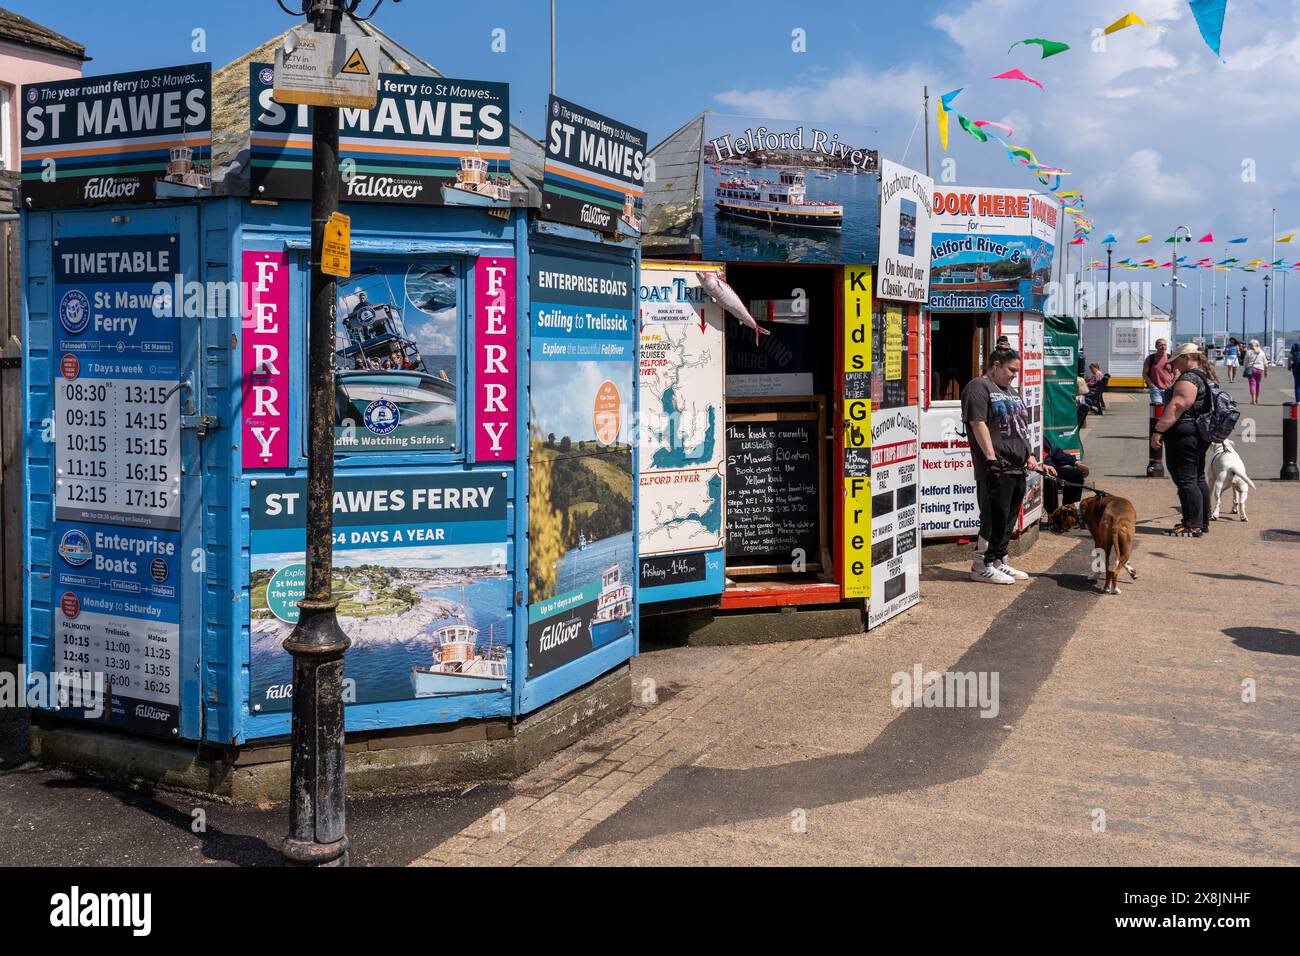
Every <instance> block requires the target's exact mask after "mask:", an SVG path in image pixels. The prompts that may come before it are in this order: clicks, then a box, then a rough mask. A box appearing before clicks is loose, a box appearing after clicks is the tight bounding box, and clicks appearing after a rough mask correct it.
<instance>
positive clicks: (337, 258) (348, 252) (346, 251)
mask: <svg viewBox="0 0 1300 956" xmlns="http://www.w3.org/2000/svg"><path fill="white" fill-rule="evenodd" d="M320 260H321V261H320V271H321V272H323V273H325V274H326V275H331V276H338V277H339V278H347V277H348V276H350V275H351V274H352V217H351V216H345V215H343V213H341V212H336V213H334V215H332V216H330V221H329V222H327V223H325V241H324V242H323V243H322V244H321V257H320Z"/></svg>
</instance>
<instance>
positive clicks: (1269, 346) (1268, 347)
mask: <svg viewBox="0 0 1300 956" xmlns="http://www.w3.org/2000/svg"><path fill="white" fill-rule="evenodd" d="M1272 284H1273V277H1272V276H1267V275H1266V276H1264V338H1265V339H1267V341H1266V342H1265V343H1264V361H1265V362H1269V357H1268V356H1269V353H1270V352H1271V351H1272V350H1273V337H1272V336H1271V335H1270V334H1269V328H1268V319H1269V312H1268V306H1269V286H1271V285H1272Z"/></svg>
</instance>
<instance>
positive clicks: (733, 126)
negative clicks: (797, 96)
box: [700, 113, 880, 263]
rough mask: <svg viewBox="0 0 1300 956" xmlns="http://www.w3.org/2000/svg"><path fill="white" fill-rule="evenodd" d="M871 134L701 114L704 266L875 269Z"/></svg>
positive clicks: (876, 180) (876, 179)
mask: <svg viewBox="0 0 1300 956" xmlns="http://www.w3.org/2000/svg"><path fill="white" fill-rule="evenodd" d="M871 140H872V137H871V134H870V132H869V131H868V130H866V129H863V128H861V127H853V126H845V125H842V124H836V123H805V122H800V121H797V120H781V119H758V118H751V117H739V116H723V115H719V114H715V113H708V114H705V117H704V142H703V147H702V152H701V158H700V161H701V163H702V165H703V180H702V181H703V191H702V200H703V202H702V212H703V217H704V236H703V240H704V248H703V257H704V259H706V260H709V259H713V260H722V261H728V260H743V261H748V262H827V263H835V262H874V261H875V259H876V256H877V254H878V250H879V245H880V155H879V152H878V150H876V149H875V148H872V147H871V146H870V145H869V144H870V142H871Z"/></svg>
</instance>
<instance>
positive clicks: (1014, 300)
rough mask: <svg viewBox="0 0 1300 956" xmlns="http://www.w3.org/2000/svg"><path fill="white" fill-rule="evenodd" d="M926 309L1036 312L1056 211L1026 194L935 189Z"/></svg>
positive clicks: (1048, 277) (1049, 202) (1045, 201)
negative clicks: (927, 304)
mask: <svg viewBox="0 0 1300 956" xmlns="http://www.w3.org/2000/svg"><path fill="white" fill-rule="evenodd" d="M933 203H934V230H933V234H932V236H931V254H930V296H929V307H930V308H931V309H937V310H942V311H948V312H999V311H1005V312H1024V311H1029V312H1041V311H1042V310H1043V302H1044V299H1045V296H1046V288H1047V283H1048V282H1049V281H1050V280H1051V277H1052V257H1053V254H1054V251H1055V247H1054V240H1055V235H1056V221H1057V215H1058V213H1059V207H1058V206H1057V204H1056V203H1055V201H1053V200H1052V199H1050V198H1047V197H1045V196H1042V195H1040V194H1038V193H1034V192H1031V191H1030V190H1027V189H987V188H980V187H971V188H954V189H948V188H944V189H935V191H934V199H933Z"/></svg>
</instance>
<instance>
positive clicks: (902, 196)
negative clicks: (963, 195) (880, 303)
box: [876, 159, 934, 302]
mask: <svg viewBox="0 0 1300 956" xmlns="http://www.w3.org/2000/svg"><path fill="white" fill-rule="evenodd" d="M933 193H934V180H933V179H931V178H930V177H929V176H926V175H925V174H924V173H918V172H917V171H916V170H914V169H908V168H907V167H906V166H900V165H898V164H897V163H892V162H890V161H889V160H887V159H886V160H883V161H882V162H881V167H880V266H879V268H878V269H877V270H876V297H877V298H880V299H894V300H898V301H903V302H924V301H925V300H926V297H927V295H928V293H929V291H930V233H931V209H932V202H933V200H932V195H933Z"/></svg>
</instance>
